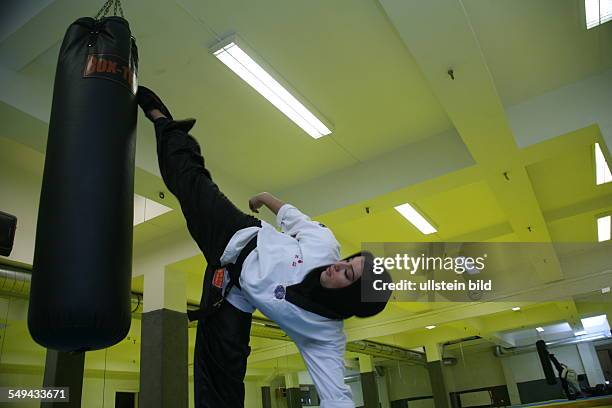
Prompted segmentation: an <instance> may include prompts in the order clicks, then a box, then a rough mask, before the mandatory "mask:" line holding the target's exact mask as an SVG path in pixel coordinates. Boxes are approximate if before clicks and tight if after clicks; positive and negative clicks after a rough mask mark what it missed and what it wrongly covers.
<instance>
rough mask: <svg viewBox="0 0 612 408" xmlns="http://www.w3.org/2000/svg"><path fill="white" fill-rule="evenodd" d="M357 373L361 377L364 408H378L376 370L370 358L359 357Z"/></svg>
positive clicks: (365, 356)
mask: <svg viewBox="0 0 612 408" xmlns="http://www.w3.org/2000/svg"><path fill="white" fill-rule="evenodd" d="M359 373H360V376H361V392H362V394H363V407H364V408H378V407H379V404H380V401H379V398H378V386H377V384H376V370H375V369H374V359H373V358H372V356H367V355H360V356H359Z"/></svg>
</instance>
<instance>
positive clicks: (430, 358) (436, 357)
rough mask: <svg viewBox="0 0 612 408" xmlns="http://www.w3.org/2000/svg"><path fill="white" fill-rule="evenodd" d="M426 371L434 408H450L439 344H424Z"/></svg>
mask: <svg viewBox="0 0 612 408" xmlns="http://www.w3.org/2000/svg"><path fill="white" fill-rule="evenodd" d="M425 355H426V357H427V371H428V372H429V381H430V382H431V392H432V394H433V399H434V406H435V407H436V408H450V406H451V405H450V400H449V395H448V390H447V387H446V383H445V381H444V374H443V372H442V349H441V346H440V344H438V343H434V344H426V345H425Z"/></svg>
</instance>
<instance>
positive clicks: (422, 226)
mask: <svg viewBox="0 0 612 408" xmlns="http://www.w3.org/2000/svg"><path fill="white" fill-rule="evenodd" d="M395 209H396V210H397V212H398V213H400V214H401V215H402V216H403V217H404V218H406V219H407V220H408V221H410V223H411V224H412V225H414V226H415V227H417V228H418V229H419V231H421V232H422V233H423V234H425V235H429V234H433V233H434V232H437V231H438V230H437V229H435V228H434V227H433V225H431V224H430V223H429V222H428V221H427V220H426V219H425V217H423V216H422V215H421V214H419V212H418V211H417V210H415V209H414V207H412V206H411V205H410V204H408V203H406V204H402V205H398V206H397V207H395Z"/></svg>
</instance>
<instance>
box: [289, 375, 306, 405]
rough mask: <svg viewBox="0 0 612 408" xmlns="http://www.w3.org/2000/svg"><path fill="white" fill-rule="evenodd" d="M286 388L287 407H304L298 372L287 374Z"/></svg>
mask: <svg viewBox="0 0 612 408" xmlns="http://www.w3.org/2000/svg"><path fill="white" fill-rule="evenodd" d="M285 389H286V390H287V408H302V398H301V394H300V379H299V377H298V373H287V374H285Z"/></svg>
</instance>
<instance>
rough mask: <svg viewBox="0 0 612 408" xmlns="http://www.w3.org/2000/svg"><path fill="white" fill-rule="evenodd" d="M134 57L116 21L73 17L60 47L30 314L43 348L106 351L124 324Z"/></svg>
mask: <svg viewBox="0 0 612 408" xmlns="http://www.w3.org/2000/svg"><path fill="white" fill-rule="evenodd" d="M137 60H138V56H137V51H136V44H135V43H134V41H133V38H132V36H131V33H130V27H129V24H128V22H127V21H126V20H124V19H123V18H121V17H106V18H102V19H101V20H96V19H93V18H89V17H87V18H80V19H78V20H77V21H75V22H74V23H73V24H72V25H71V26H70V27H69V28H68V31H67V32H66V35H65V37H64V41H63V43H62V47H61V49H60V54H59V59H58V66H57V71H56V74H55V85H54V90H53V106H52V109H51V120H50V122H49V137H48V140H47V153H46V158H45V169H44V175H43V182H42V189H41V195H40V207H39V210H38V225H37V227H36V247H35V251H34V266H33V271H32V283H31V290H30V306H29V310H28V328H29V330H30V334H31V335H32V337H33V338H34V340H35V341H36V342H37V343H38V344H40V345H42V346H44V347H47V348H50V349H55V350H59V351H85V350H95V349H101V348H105V347H109V346H111V345H113V344H116V343H117V342H119V341H121V340H122V339H123V338H124V337H125V336H126V334H127V332H128V331H129V328H130V321H131V313H130V283H131V268H132V228H133V227H132V223H133V211H134V210H133V207H134V154H135V142H136V133H135V132H136V117H137V116H136V114H137V112H136V110H137V103H136V96H135V95H136V89H137V84H136V71H137V64H138V61H137Z"/></svg>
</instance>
